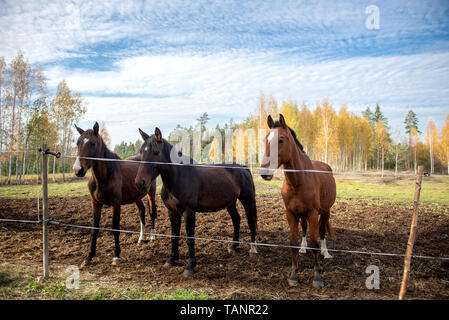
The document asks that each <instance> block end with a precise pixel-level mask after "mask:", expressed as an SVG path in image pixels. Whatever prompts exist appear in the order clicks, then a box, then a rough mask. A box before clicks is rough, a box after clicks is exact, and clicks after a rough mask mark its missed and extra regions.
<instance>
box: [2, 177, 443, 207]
mask: <svg viewBox="0 0 449 320" xmlns="http://www.w3.org/2000/svg"><path fill="white" fill-rule="evenodd" d="M66 178H68V179H73V178H74V177H73V174H67V175H66ZM57 179H58V180H59V181H61V180H62V175H61V176H57ZM280 179H283V177H282V176H281V178H280ZM335 179H336V182H337V201H338V200H340V199H344V200H348V199H352V198H362V199H370V198H373V199H374V198H382V199H385V200H389V201H398V202H403V201H413V196H414V192H415V179H414V178H413V177H411V178H407V179H394V178H393V177H386V178H380V177H366V176H339V175H335ZM51 181H52V179H51V176H49V185H48V194H49V196H50V197H51V196H58V197H73V196H82V195H87V194H89V191H88V189H87V181H88V178H87V177H86V178H84V179H81V180H79V179H76V180H74V181H72V182H65V183H62V182H57V183H52V182H51ZM254 182H255V186H256V192H257V193H258V194H265V193H274V192H280V189H281V188H282V183H283V180H272V181H265V180H263V179H261V178H260V177H259V176H257V175H255V176H254ZM160 187H161V181H160V179H158V189H160ZM41 190H42V186H41V185H18V186H16V185H10V186H5V185H1V186H0V197H3V198H34V197H36V196H37V192H38V191H39V192H40V193H41ZM421 200H422V201H428V202H432V203H441V204H444V203H449V178H446V177H423V184H422V190H421Z"/></svg>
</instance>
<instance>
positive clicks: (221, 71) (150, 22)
mask: <svg viewBox="0 0 449 320" xmlns="http://www.w3.org/2000/svg"><path fill="white" fill-rule="evenodd" d="M370 5H375V6H377V7H378V8H379V29H368V28H367V27H366V20H367V19H368V18H369V14H367V13H366V11H365V10H366V8H367V7H369V6H370ZM0 9H1V10H0V56H5V58H6V59H7V60H8V61H9V60H10V59H11V58H12V57H14V56H15V55H16V54H17V51H18V50H19V49H22V50H23V51H24V53H25V55H26V56H27V57H28V58H29V59H30V61H31V62H37V63H39V64H40V65H41V66H42V67H43V69H44V71H45V74H46V76H47V78H48V85H49V88H50V90H54V88H55V87H56V85H57V83H58V82H59V81H61V80H62V79H66V81H67V82H68V84H69V86H70V87H71V88H72V89H73V90H75V91H78V92H81V93H82V95H83V96H84V97H85V102H86V105H87V107H88V111H87V113H86V115H85V116H84V118H83V119H82V121H80V125H81V126H85V127H87V126H91V125H92V124H93V123H94V122H95V121H98V122H100V123H101V122H104V123H105V125H106V127H107V128H108V131H109V132H110V134H111V138H112V142H113V144H117V143H119V142H120V141H122V140H126V141H130V140H132V141H134V140H136V139H138V138H139V135H138V132H137V128H138V127H140V128H143V129H144V130H147V131H150V132H152V131H153V130H154V127H155V126H158V127H160V128H161V129H162V130H163V132H168V131H170V130H171V129H173V128H174V127H175V126H176V124H178V123H180V124H181V125H186V126H188V125H191V124H193V123H194V120H195V119H196V118H197V117H198V116H199V115H200V114H202V113H203V112H208V113H209V115H210V117H211V123H210V125H211V126H215V124H216V123H218V122H219V123H223V122H225V121H228V120H229V119H230V118H233V119H234V120H236V121H239V120H243V119H244V118H245V117H246V116H247V115H248V113H249V112H253V111H254V110H255V108H256V105H257V100H258V96H259V93H260V91H261V90H264V92H265V93H266V95H269V94H272V95H273V96H274V97H275V98H276V99H278V100H282V99H294V100H296V101H298V103H301V102H303V101H304V102H305V103H306V104H308V105H309V106H311V107H312V108H313V107H314V106H315V105H316V104H317V103H319V102H321V101H322V100H323V99H324V98H327V99H329V100H330V102H331V103H332V104H333V105H334V107H335V108H336V109H339V107H340V106H341V105H342V104H347V106H348V108H349V110H350V111H353V112H355V113H357V114H360V113H361V111H362V110H364V109H365V108H366V106H372V107H374V106H375V105H376V104H377V103H378V104H379V105H380V106H381V108H382V110H383V112H384V113H385V115H386V116H387V117H388V118H389V121H390V126H391V128H392V130H398V129H400V130H403V120H404V118H405V115H406V113H407V111H408V110H409V109H413V110H414V111H415V112H416V113H417V114H418V116H419V118H420V125H421V131H425V130H423V129H424V127H425V125H426V122H427V120H428V119H429V118H430V117H432V118H434V119H435V120H436V121H437V124H438V125H439V126H440V127H441V125H442V123H443V119H444V117H445V116H446V115H447V114H448V113H449V2H448V1H374V0H372V1H170V0H169V1H134V2H133V1H131V2H125V1H116V2H114V1H107V2H99V1H82V0H74V1H49V2H47V3H46V2H45V1H2V0H0Z"/></svg>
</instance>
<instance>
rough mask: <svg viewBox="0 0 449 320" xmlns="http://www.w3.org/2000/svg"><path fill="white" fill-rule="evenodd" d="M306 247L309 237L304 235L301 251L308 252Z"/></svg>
mask: <svg viewBox="0 0 449 320" xmlns="http://www.w3.org/2000/svg"><path fill="white" fill-rule="evenodd" d="M306 248H307V237H302V241H301V249H300V250H299V253H306Z"/></svg>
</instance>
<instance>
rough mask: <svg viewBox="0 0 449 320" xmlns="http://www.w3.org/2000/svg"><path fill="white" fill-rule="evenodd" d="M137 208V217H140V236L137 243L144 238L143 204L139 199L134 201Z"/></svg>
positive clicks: (142, 241)
mask: <svg viewBox="0 0 449 320" xmlns="http://www.w3.org/2000/svg"><path fill="white" fill-rule="evenodd" d="M135 205H136V207H137V210H138V211H139V218H140V236H139V241H138V243H144V242H146V240H145V206H144V204H143V203H142V201H141V200H139V201H137V202H136V203H135Z"/></svg>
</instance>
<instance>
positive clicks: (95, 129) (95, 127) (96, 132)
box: [94, 121, 100, 136]
mask: <svg viewBox="0 0 449 320" xmlns="http://www.w3.org/2000/svg"><path fill="white" fill-rule="evenodd" d="M99 129H100V126H99V125H98V122H97V121H95V124H94V135H96V136H98V132H99Z"/></svg>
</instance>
